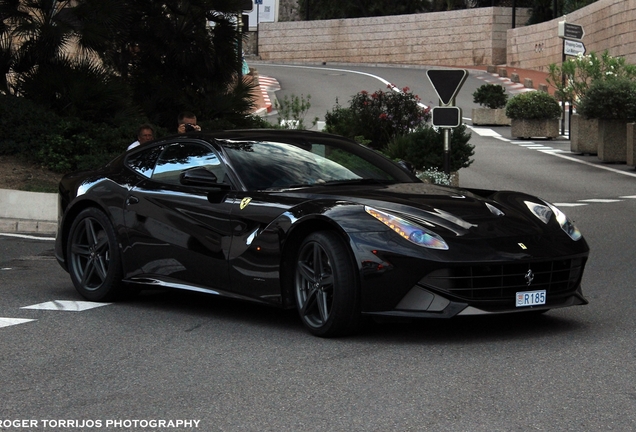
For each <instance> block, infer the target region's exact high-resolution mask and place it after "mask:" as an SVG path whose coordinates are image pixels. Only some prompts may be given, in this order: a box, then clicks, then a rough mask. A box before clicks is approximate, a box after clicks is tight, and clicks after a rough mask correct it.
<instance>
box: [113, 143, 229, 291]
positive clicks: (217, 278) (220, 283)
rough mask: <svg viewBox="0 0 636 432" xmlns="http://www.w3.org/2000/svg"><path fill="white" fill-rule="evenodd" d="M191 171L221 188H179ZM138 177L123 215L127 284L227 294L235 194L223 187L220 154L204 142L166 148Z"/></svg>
mask: <svg viewBox="0 0 636 432" xmlns="http://www.w3.org/2000/svg"><path fill="white" fill-rule="evenodd" d="M195 168H204V169H205V170H207V171H209V172H211V173H213V174H214V175H215V176H216V178H217V181H218V183H220V185H219V187H201V186H193V185H184V184H182V183H181V181H180V176H181V175H182V173H184V172H186V171H188V170H192V169H195ZM142 174H143V175H144V179H143V180H142V181H141V182H139V183H138V184H136V185H134V186H132V187H131V189H130V191H129V195H128V198H127V200H126V204H125V209H124V212H125V221H126V222H125V223H126V224H127V232H128V245H127V247H126V248H125V249H124V262H125V271H126V278H127V279H129V280H138V281H143V280H146V281H148V280H149V281H152V282H155V283H157V282H159V283H165V284H166V285H176V284H187V285H189V287H190V288H196V287H200V288H209V289H215V288H216V289H226V288H228V285H229V284H228V281H229V276H228V261H227V253H228V250H229V246H230V243H231V237H232V226H231V221H230V208H231V205H232V203H233V198H232V195H233V192H231V191H230V187H229V186H228V185H227V183H226V184H225V186H223V185H222V184H221V183H222V182H223V181H224V179H226V177H227V176H226V168H225V165H224V164H223V162H222V160H221V157H220V155H219V153H218V152H217V151H215V150H214V149H213V148H212V146H211V145H210V144H208V143H205V142H202V141H192V140H190V141H188V140H183V141H177V142H172V143H168V144H166V145H164V146H163V147H162V148H161V150H160V154H159V156H158V157H157V159H156V164H154V167H153V168H152V170H150V169H148V168H147V167H146V170H145V172H143V173H142ZM227 181H228V180H226V182H227ZM208 186H209V185H208Z"/></svg>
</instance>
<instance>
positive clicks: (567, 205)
mask: <svg viewBox="0 0 636 432" xmlns="http://www.w3.org/2000/svg"><path fill="white" fill-rule="evenodd" d="M552 204H554V205H555V206H557V207H581V206H586V205H588V204H584V203H552Z"/></svg>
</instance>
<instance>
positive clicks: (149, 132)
mask: <svg viewBox="0 0 636 432" xmlns="http://www.w3.org/2000/svg"><path fill="white" fill-rule="evenodd" d="M153 139H155V130H154V129H153V127H152V126H150V125H149V124H148V123H144V124H142V125H141V126H139V129H137V141H135V142H134V143H132V144H131V145H129V146H128V148H127V149H126V150H130V149H133V148H135V147H137V146H139V145H141V144H144V143H147V142H148V141H152V140H153Z"/></svg>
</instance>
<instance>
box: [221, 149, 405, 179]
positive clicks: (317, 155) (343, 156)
mask: <svg viewBox="0 0 636 432" xmlns="http://www.w3.org/2000/svg"><path fill="white" fill-rule="evenodd" d="M224 147H225V149H226V151H227V153H228V157H229V158H230V160H231V161H232V165H233V166H234V169H235V170H236V171H237V174H238V175H239V176H240V177H241V180H242V181H243V183H244V184H245V186H246V187H247V188H248V189H249V190H265V189H282V188H289V187H304V186H314V185H325V184H330V183H341V182H352V183H356V182H368V181H374V182H380V183H394V182H396V181H398V180H399V181H411V180H409V179H404V178H400V179H398V178H397V177H402V176H401V175H400V172H399V171H400V170H399V169H398V172H397V176H396V172H392V171H395V170H396V168H395V166H394V165H393V164H391V163H390V162H389V161H387V160H383V158H382V159H380V160H382V162H384V163H382V164H378V163H377V161H373V162H372V161H371V159H373V158H365V157H362V156H361V155H360V154H357V153H360V152H359V151H358V152H356V153H354V152H352V151H349V149H347V148H343V146H333V145H330V144H328V143H327V144H323V143H321V144H306V145H303V146H298V145H294V144H288V143H279V142H253V141H250V142H227V141H226V142H225V143H224ZM351 147H352V149H353V150H357V148H356V147H357V146H356V145H355V144H352V145H351ZM365 152H366V153H370V154H373V152H371V151H367V150H366V149H365ZM363 153H364V152H363ZM374 156H375V158H376V159H377V155H374ZM387 164H388V165H387ZM382 165H387V166H386V167H383V166H382ZM387 168H389V169H387ZM402 174H404V173H402Z"/></svg>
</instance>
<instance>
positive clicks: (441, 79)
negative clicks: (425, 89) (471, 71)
mask: <svg viewBox="0 0 636 432" xmlns="http://www.w3.org/2000/svg"><path fill="white" fill-rule="evenodd" d="M426 75H427V76H428V79H429V81H431V84H432V85H433V88H434V89H435V92H436V93H437V96H438V97H439V99H440V101H442V105H449V104H450V103H451V102H452V101H453V99H455V96H457V92H459V89H460V88H462V85H463V84H464V81H466V77H468V71H467V70H466V69H429V70H427V71H426Z"/></svg>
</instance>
